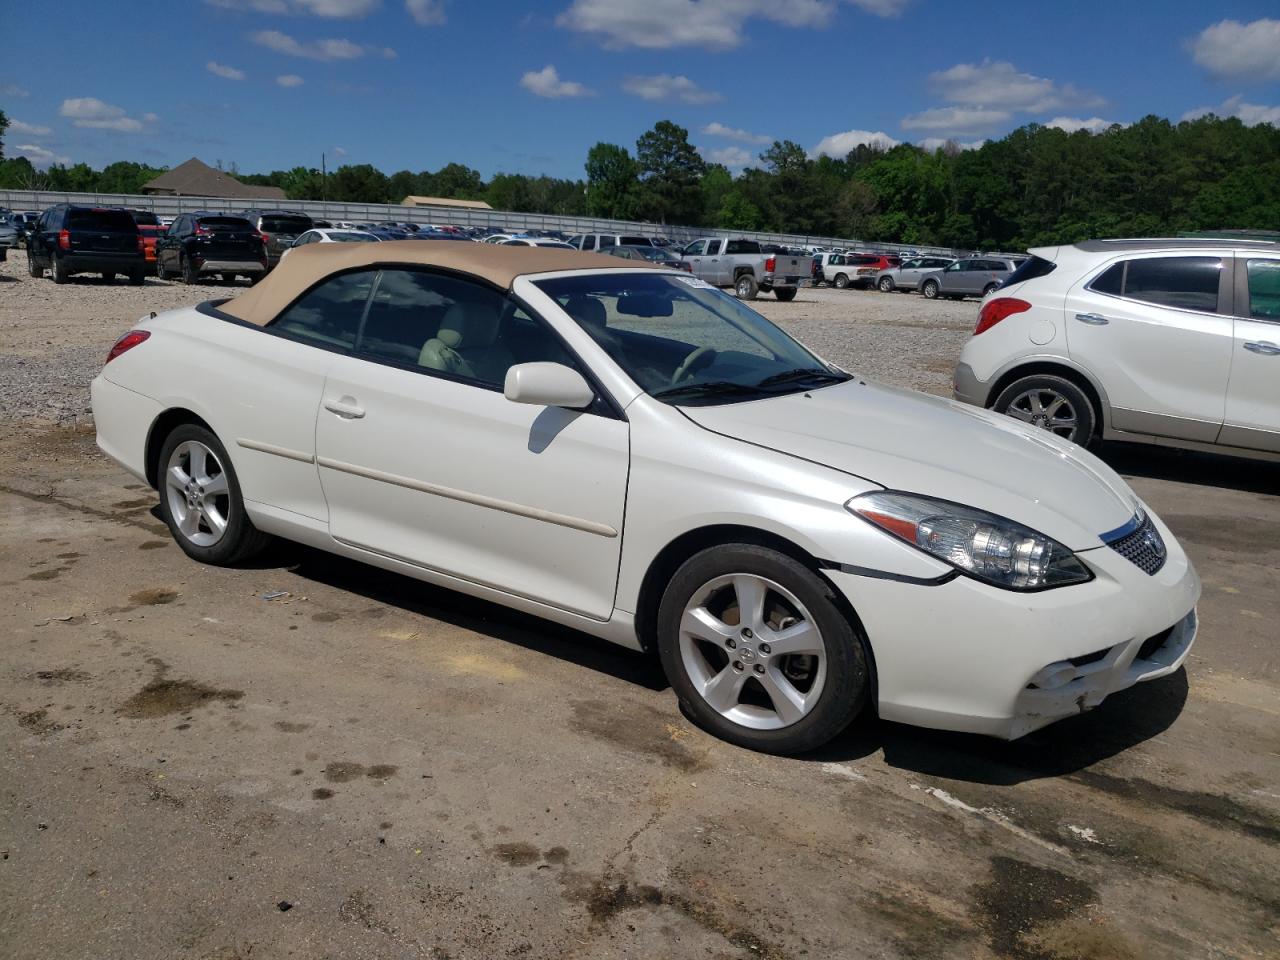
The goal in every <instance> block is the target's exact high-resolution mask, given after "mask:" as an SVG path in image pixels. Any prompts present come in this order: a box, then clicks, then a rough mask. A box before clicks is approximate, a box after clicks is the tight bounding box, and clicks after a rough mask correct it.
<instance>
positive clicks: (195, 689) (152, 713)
mask: <svg viewBox="0 0 1280 960" xmlns="http://www.w3.org/2000/svg"><path fill="white" fill-rule="evenodd" d="M243 696H244V691H242V690H218V689H215V688H214V687H209V686H206V685H205V684H203V683H197V682H196V681H194V680H165V679H162V678H157V679H155V680H153V681H151V683H149V684H147V685H146V686H145V687H143V688H142V689H141V690H139V691H138V692H137V693H135V694H134V695H133V696H132V697H130V698H129V699H128V700H126V701H125V702H124V703H122V704H121V705H120V706H119V707H118V708H116V713H117V714H118V715H119V716H122V717H128V718H129V719H131V720H150V719H153V718H155V717H167V716H169V715H170V714H174V713H189V712H190V711H192V710H194V709H196V708H197V707H203V706H205V705H206V704H210V703H213V702H215V701H218V700H221V701H223V702H224V703H230V702H232V701H235V700H239V699H241V698H242V697H243Z"/></svg>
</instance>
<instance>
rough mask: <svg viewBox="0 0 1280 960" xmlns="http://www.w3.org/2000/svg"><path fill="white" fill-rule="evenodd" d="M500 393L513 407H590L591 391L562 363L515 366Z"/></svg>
mask: <svg viewBox="0 0 1280 960" xmlns="http://www.w3.org/2000/svg"><path fill="white" fill-rule="evenodd" d="M502 392H503V394H504V395H505V396H506V398H507V399H508V400H510V401H511V402H513V403H532V404H534V405H536V406H539V407H567V408H568V409H570V410H582V409H584V408H586V407H589V406H591V402H592V401H593V400H595V398H596V394H595V391H594V390H592V389H591V385H590V384H589V383H587V381H586V379H585V378H584V377H583V376H582V374H580V373H579V372H578V371H577V370H573V369H570V368H569V367H566V366H565V365H564V364H562V363H547V362H538V363H517V364H516V365H515V366H513V367H511V368H509V369H508V370H507V379H506V381H505V382H504V383H503V385H502Z"/></svg>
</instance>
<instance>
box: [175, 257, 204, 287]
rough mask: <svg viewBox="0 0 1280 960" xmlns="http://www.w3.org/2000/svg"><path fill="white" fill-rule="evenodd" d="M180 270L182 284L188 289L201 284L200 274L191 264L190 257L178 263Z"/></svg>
mask: <svg viewBox="0 0 1280 960" xmlns="http://www.w3.org/2000/svg"><path fill="white" fill-rule="evenodd" d="M178 269H179V271H180V272H181V273H182V282H183V283H185V284H186V285H187V286H188V287H190V286H194V285H195V284H197V283H199V282H200V274H199V272H198V271H197V270H196V268H195V267H194V266H192V264H191V258H190V257H183V258H182V259H180V260H179V261H178Z"/></svg>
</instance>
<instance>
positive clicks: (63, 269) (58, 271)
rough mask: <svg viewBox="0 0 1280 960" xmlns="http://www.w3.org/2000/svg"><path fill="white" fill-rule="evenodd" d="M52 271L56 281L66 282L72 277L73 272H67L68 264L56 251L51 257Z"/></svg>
mask: <svg viewBox="0 0 1280 960" xmlns="http://www.w3.org/2000/svg"><path fill="white" fill-rule="evenodd" d="M49 267H50V273H52V274H53V282H54V283H66V282H67V281H68V280H70V279H71V274H69V273H68V272H67V265H66V264H65V263H63V261H62V258H61V257H60V256H58V255H57V254H56V253H55V254H52V255H51V256H50V257H49Z"/></svg>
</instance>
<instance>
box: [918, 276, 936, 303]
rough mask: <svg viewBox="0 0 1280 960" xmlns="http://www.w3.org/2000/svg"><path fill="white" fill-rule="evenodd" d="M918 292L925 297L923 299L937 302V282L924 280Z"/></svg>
mask: <svg viewBox="0 0 1280 960" xmlns="http://www.w3.org/2000/svg"><path fill="white" fill-rule="evenodd" d="M920 292H921V293H923V294H924V295H925V299H927V300H937V299H938V281H937V280H926V281H925V282H924V286H922V287H921V288H920Z"/></svg>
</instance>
